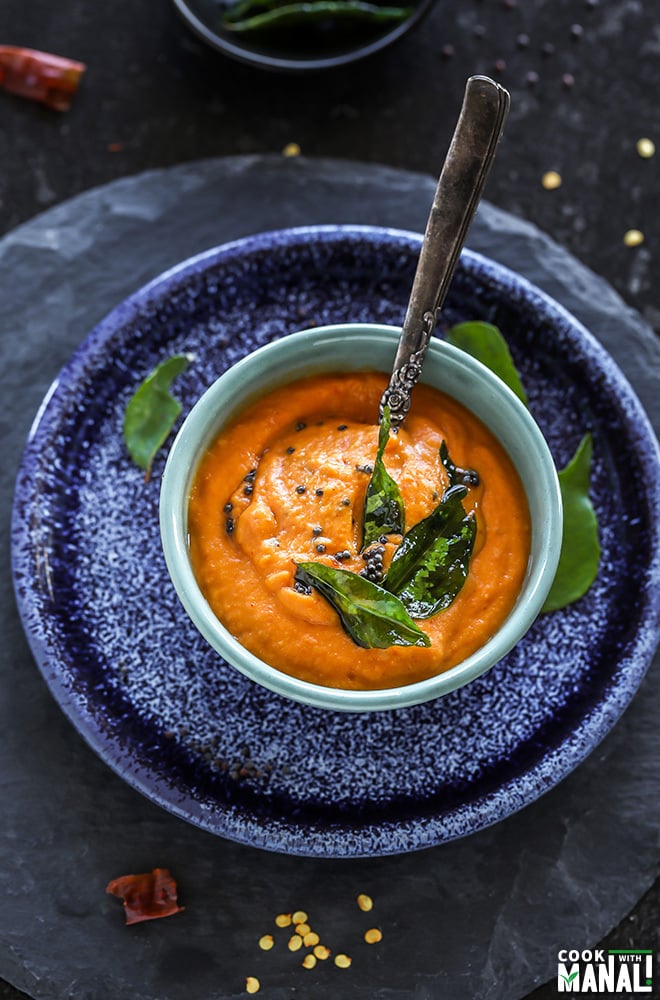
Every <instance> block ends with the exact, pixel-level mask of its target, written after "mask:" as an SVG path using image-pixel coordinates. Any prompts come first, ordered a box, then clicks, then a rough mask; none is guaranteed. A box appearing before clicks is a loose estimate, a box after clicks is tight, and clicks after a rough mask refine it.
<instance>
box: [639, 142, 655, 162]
mask: <svg viewBox="0 0 660 1000" xmlns="http://www.w3.org/2000/svg"><path fill="white" fill-rule="evenodd" d="M636 149H637V153H638V154H639V156H641V158H642V159H643V160H650V159H651V157H652V156H654V155H655V143H654V142H653V140H652V139H638V140H637V146H636Z"/></svg>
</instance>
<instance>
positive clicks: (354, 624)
mask: <svg viewBox="0 0 660 1000" xmlns="http://www.w3.org/2000/svg"><path fill="white" fill-rule="evenodd" d="M296 580H297V581H298V582H299V583H302V584H305V585H306V586H308V587H314V588H315V589H316V590H318V592H319V593H320V594H322V595H323V597H325V599H326V600H327V601H329V602H330V604H332V606H333V607H334V608H335V610H336V611H337V613H338V615H339V617H340V619H341V623H342V625H343V626H344V629H345V630H346V631H347V632H348V634H349V635H350V637H351V639H352V640H353V642H355V643H357V645H358V646H364V647H365V648H367V649H387V648H388V647H389V646H430V645H431V640H430V639H429V637H428V636H427V635H426V634H425V633H424V632H422V630H421V629H420V628H418V627H417V625H415V623H414V621H412V619H411V618H410V616H409V615H408V612H407V611H406V609H405V608H404V606H403V604H402V603H401V601H400V600H399V599H398V598H397V597H394V596H393V595H392V594H390V593H388V592H387V590H384V589H383V587H379V586H378V585H377V584H375V583H371V581H370V580H366V579H365V578H364V577H362V576H359V575H358V574H357V573H351V572H350V570H346V569H333V567H332V566H326V565H325V564H324V563H316V562H304V563H298V565H297V570H296Z"/></svg>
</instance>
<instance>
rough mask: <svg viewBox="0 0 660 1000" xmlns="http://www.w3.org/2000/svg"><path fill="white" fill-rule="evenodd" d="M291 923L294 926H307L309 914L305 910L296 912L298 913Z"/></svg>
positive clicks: (294, 915)
mask: <svg viewBox="0 0 660 1000" xmlns="http://www.w3.org/2000/svg"><path fill="white" fill-rule="evenodd" d="M291 921H292V923H294V924H306V923H307V914H306V913H305V911H304V910H296V912H295V913H294V914H293V915H292V917H291Z"/></svg>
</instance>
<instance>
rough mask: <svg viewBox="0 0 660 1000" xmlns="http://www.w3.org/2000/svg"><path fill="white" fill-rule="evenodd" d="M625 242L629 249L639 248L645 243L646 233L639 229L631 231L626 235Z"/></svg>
mask: <svg viewBox="0 0 660 1000" xmlns="http://www.w3.org/2000/svg"><path fill="white" fill-rule="evenodd" d="M623 242H624V243H625V245H626V246H627V247H639V246H641V245H642V243H643V242H644V233H642V232H641V231H640V230H639V229H629V230H628V232H627V233H625V234H624V237H623Z"/></svg>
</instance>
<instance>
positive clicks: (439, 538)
mask: <svg viewBox="0 0 660 1000" xmlns="http://www.w3.org/2000/svg"><path fill="white" fill-rule="evenodd" d="M466 494H467V489H466V488H465V487H464V486H451V487H450V488H449V489H448V490H447V491H446V493H445V494H444V495H443V497H442V499H441V500H440V503H439V504H438V506H437V507H436V508H435V510H433V511H432V512H431V513H430V514H429V515H428V517H426V518H424V520H423V521H419V522H418V523H417V524H416V525H415V526H414V527H413V528H411V529H410V531H409V532H408V533H407V534H406V535H405V537H404V538H403V541H402V542H401V544H400V545H399V547H398V548H397V550H396V552H395V553H394V556H393V558H392V562H391V563H390V568H389V570H388V572H387V576H386V578H385V586H386V587H387V589H388V590H389V591H390V592H391V593H393V594H396V596H397V597H399V598H400V599H401V601H402V603H403V605H404V606H405V608H406V609H407V610H408V612H409V613H410V615H411V616H412V617H413V618H430V617H431V615H435V614H437V613H438V612H439V611H444V609H445V608H448V607H449V605H450V604H451V603H452V601H453V600H454V598H455V597H456V595H457V594H458V593H459V591H460V590H461V588H462V586H463V584H464V583H465V580H466V577H467V574H468V568H469V563H470V556H471V555H472V549H473V548H474V540H475V537H476V533H477V522H476V520H475V518H474V514H471V513H470V514H466V513H465V510H464V509H463V504H462V503H461V500H462V499H463V497H465V496H466Z"/></svg>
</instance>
